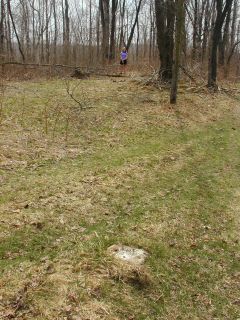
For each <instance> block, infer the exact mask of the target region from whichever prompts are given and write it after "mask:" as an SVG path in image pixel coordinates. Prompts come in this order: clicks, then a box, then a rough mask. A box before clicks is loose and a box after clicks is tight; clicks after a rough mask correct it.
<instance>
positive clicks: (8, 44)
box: [0, 0, 240, 77]
mask: <svg viewBox="0 0 240 320" xmlns="http://www.w3.org/2000/svg"><path fill="white" fill-rule="evenodd" d="M184 7H185V10H184V14H185V23H184V29H183V46H182V54H183V56H184V59H182V60H183V62H184V64H185V65H187V66H188V67H189V68H191V69H192V70H193V71H195V72H198V73H201V72H206V70H207V66H208V64H209V57H210V56H211V50H212V47H213V46H214V45H212V43H213V42H214V37H215V40H217V41H215V42H217V51H218V58H217V59H218V66H219V67H220V69H221V70H222V71H223V74H224V76H225V77H227V76H228V71H229V70H231V71H232V75H233V76H234V77H238V76H239V61H240V15H239V13H240V8H239V7H240V5H239V3H238V0H230V1H229V0H228V1H223V0H200V1H199V0H188V1H185V4H184ZM156 13H157V14H156ZM175 17H176V8H175V1H174V0H155V1H154V0H99V1H98V0H84V1H83V0H82V1H77V0H37V1H36V0H16V1H13V0H12V1H11V0H1V20H0V61H1V62H2V63H3V62H6V61H21V62H32V63H40V64H41V63H47V64H48V63H49V64H58V63H61V64H72V65H97V64H100V63H101V64H102V63H110V64H114V63H118V62H119V51H120V49H121V47H122V46H126V47H127V48H128V50H129V58H130V62H131V64H132V65H133V64H134V65H143V64H144V65H148V66H153V67H156V66H158V64H159V53H158V44H159V48H160V50H162V51H164V52H167V51H168V50H169V48H170V50H171V47H173V38H174V32H175V22H174V21H175ZM156 18H157V19H156ZM215 29H218V33H214V30H215ZM164 37H165V38H166V39H165V42H164V43H163V42H161V41H162V39H163V38H164ZM172 49H173V48H172ZM214 50H215V49H214ZM160 58H161V62H162V60H163V59H164V58H163V54H162V53H161V52H160ZM170 60H171V57H170ZM170 63H172V61H170Z"/></svg>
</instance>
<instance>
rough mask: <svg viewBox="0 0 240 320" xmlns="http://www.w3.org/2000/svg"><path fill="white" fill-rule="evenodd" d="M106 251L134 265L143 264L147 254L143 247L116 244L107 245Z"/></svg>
mask: <svg viewBox="0 0 240 320" xmlns="http://www.w3.org/2000/svg"><path fill="white" fill-rule="evenodd" d="M108 252H109V254H111V255H112V256H113V257H115V258H116V259H119V260H122V261H124V262H127V263H129V264H135V265H141V264H143V263H144V262H145V260H146V258H147V256H148V253H147V252H146V251H145V250H143V249H138V248H133V247H128V246H124V245H117V244H114V245H112V246H111V247H109V248H108Z"/></svg>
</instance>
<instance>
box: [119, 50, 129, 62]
mask: <svg viewBox="0 0 240 320" xmlns="http://www.w3.org/2000/svg"><path fill="white" fill-rule="evenodd" d="M120 57H121V60H120V64H121V65H123V66H126V65H127V58H128V52H127V49H126V48H125V47H123V48H122V51H121V53H120Z"/></svg>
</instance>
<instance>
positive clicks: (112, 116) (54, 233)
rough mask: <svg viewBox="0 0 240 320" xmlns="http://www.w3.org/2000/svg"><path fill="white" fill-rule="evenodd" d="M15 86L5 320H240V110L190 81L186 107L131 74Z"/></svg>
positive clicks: (4, 95)
mask: <svg viewBox="0 0 240 320" xmlns="http://www.w3.org/2000/svg"><path fill="white" fill-rule="evenodd" d="M1 90H2V92H1V101H0V110H1V118H0V123H1V131H0V161H1V163H0V185H1V189H0V222H1V223H0V318H1V319H18V320H19V319H24V320H25V319H26V320H29V319H34V320H40V319H41V320H57V319H61V320H62V319H67V320H80V319H81V320H97V319H108V320H120V319H121V320H123V319H128V320H130V319H131V320H133V319H134V320H147V319H148V320H154V319H156V320H157V319H164V320H175V319H178V320H180V319H182V320H187V319H189V320H195V319H202V320H203V319H204V320H208V319H209V320H210V319H216V320H217V319H223V320H227V319H229V320H237V319H238V318H240V312H239V309H240V297H239V292H240V272H239V271H240V264H239V258H240V255H239V223H240V220H239V212H240V206H239V201H240V135H239V130H240V103H239V101H237V100H233V99H231V98H229V97H227V96H226V95H224V94H218V95H210V94H207V93H206V92H202V93H201V92H200V93H193V92H191V90H186V88H185V87H184V86H183V85H182V87H181V89H180V95H179V103H178V105H177V107H175V108H172V107H171V106H170V105H169V103H168V93H167V92H166V91H164V90H157V89H155V88H152V87H142V85H141V84H140V83H137V82H134V81H131V80H125V79H124V80H122V79H120V78H119V79H89V80H69V81H64V80H48V81H35V82H30V81H26V82H21V83H20V82H6V83H4V84H3V85H2V87H1ZM67 91H69V94H70V95H71V96H72V97H73V98H72V97H70V95H69V94H68V93H67ZM112 244H125V245H130V246H135V247H139V248H143V249H145V250H146V251H147V252H148V253H149V256H148V259H147V261H146V263H145V265H143V266H141V267H134V266H125V265H124V264H121V263H120V262H117V261H115V260H114V259H113V258H112V257H111V256H109V255H108V253H107V248H108V247H109V246H111V245H112Z"/></svg>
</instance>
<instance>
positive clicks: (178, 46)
mask: <svg viewBox="0 0 240 320" xmlns="http://www.w3.org/2000/svg"><path fill="white" fill-rule="evenodd" d="M184 2H185V0H178V4H177V22H176V32H175V52H174V63H173V76H172V86H171V93H170V103H172V104H175V103H176V102H177V86H178V74H179V65H180V59H181V52H182V38H183V30H184V16H185V15H184Z"/></svg>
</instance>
